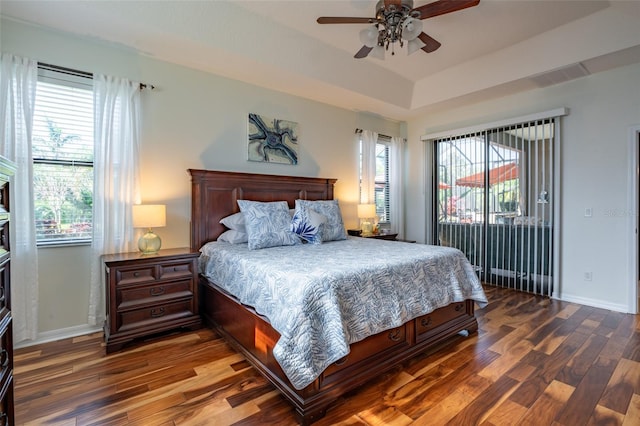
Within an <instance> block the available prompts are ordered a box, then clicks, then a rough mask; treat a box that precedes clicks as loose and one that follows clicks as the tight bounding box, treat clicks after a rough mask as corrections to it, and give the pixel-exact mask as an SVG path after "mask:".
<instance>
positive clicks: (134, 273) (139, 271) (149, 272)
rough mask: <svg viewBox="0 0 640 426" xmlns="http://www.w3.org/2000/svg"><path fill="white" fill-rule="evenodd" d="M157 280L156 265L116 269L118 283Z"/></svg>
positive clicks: (138, 282)
mask: <svg viewBox="0 0 640 426" xmlns="http://www.w3.org/2000/svg"><path fill="white" fill-rule="evenodd" d="M155 280H156V268H155V266H154V265H149V266H139V267H136V268H118V269H116V285H127V284H140V283H146V282H152V281H155Z"/></svg>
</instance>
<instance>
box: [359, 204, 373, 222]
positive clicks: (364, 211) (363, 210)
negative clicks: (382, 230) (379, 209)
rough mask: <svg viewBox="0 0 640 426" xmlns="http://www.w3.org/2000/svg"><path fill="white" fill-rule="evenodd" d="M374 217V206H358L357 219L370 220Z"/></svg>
mask: <svg viewBox="0 0 640 426" xmlns="http://www.w3.org/2000/svg"><path fill="white" fill-rule="evenodd" d="M375 216H376V205H375V204H358V218H359V219H370V218H372V217H375Z"/></svg>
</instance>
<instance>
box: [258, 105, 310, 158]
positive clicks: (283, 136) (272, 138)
mask: <svg viewBox="0 0 640 426" xmlns="http://www.w3.org/2000/svg"><path fill="white" fill-rule="evenodd" d="M248 135H249V161H260V162H266V163H281V164H298V123H294V122H293V121H287V120H280V119H278V118H270V117H265V116H264V115H258V114H253V113H250V114H249V132H248Z"/></svg>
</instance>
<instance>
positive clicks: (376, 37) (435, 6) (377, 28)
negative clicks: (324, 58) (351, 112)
mask: <svg viewBox="0 0 640 426" xmlns="http://www.w3.org/2000/svg"><path fill="white" fill-rule="evenodd" d="M478 3H480V0H438V1H435V2H433V3H429V4H425V5H423V6H418V7H416V8H414V7H413V0H380V1H378V3H377V4H376V17H375V18H354V17H346V16H345V17H329V16H322V17H320V18H318V24H373V25H371V26H369V27H367V28H365V29H363V30H362V31H360V40H361V41H362V43H363V44H364V46H362V48H361V49H360V50H359V51H358V52H357V53H356V54H355V55H354V57H355V58H365V57H367V56H368V55H369V53H371V56H373V57H376V58H379V59H384V52H385V50H389V46H391V54H392V55H395V51H394V45H395V43H396V42H398V43H399V44H400V47H403V45H404V42H405V41H406V42H407V49H408V53H409V54H412V53H413V52H415V51H417V50H419V49H422V50H424V51H425V52H427V53H431V52H434V51H436V50H437V49H438V48H439V47H440V42H439V41H437V40H435V39H434V38H432V37H431V36H429V35H428V34H426V33H425V32H423V31H422V21H421V20H422V19H427V18H433V17H434V16H439V15H444V14H446V13H451V12H457V11H458V10H462V9H466V8H468V7H472V6H476V5H477V4H478Z"/></svg>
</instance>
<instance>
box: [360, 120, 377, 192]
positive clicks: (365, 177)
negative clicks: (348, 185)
mask: <svg viewBox="0 0 640 426" xmlns="http://www.w3.org/2000/svg"><path fill="white" fill-rule="evenodd" d="M360 141H361V142H360V143H361V144H362V145H361V147H362V148H361V149H362V165H361V167H362V176H361V178H360V179H361V180H360V203H361V204H375V202H376V198H375V191H376V143H377V142H378V134H377V133H376V132H372V131H370V130H363V131H362V133H361V134H360Z"/></svg>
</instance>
